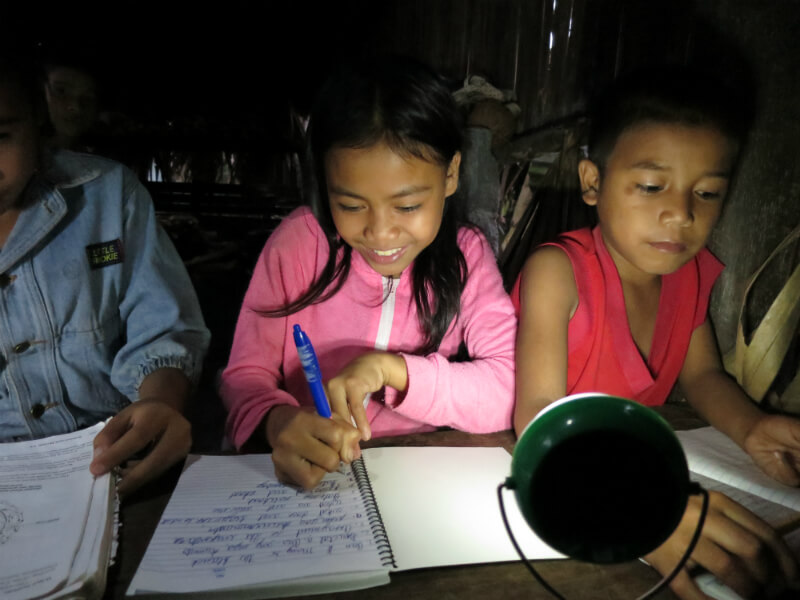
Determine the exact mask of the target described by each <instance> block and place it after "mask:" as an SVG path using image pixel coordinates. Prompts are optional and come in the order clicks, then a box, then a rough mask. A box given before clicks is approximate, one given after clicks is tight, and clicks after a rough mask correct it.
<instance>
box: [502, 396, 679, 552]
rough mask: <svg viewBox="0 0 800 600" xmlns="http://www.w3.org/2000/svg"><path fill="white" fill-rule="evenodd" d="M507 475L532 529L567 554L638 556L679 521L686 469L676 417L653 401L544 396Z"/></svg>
mask: <svg viewBox="0 0 800 600" xmlns="http://www.w3.org/2000/svg"><path fill="white" fill-rule="evenodd" d="M506 485H507V487H509V488H510V489H513V490H514V494H515V497H516V500H517V503H518V504H519V508H520V511H521V512H522V515H523V516H524V518H525V520H526V521H527V523H528V525H530V527H531V528H532V529H533V530H534V531H535V532H536V534H537V535H538V536H539V537H540V538H541V539H542V540H543V541H545V542H546V543H547V544H549V545H550V546H551V547H553V548H554V549H556V550H558V551H559V552H562V553H563V554H566V555H567V556H569V557H572V558H576V559H579V560H584V561H588V562H594V563H615V562H622V561H626V560H632V559H635V558H638V557H640V556H643V555H645V554H647V553H648V552H651V551H652V550H654V549H655V548H657V547H658V546H660V545H661V544H662V543H663V542H664V541H665V540H666V539H667V538H668V537H669V536H670V534H671V533H672V532H673V531H674V530H675V528H676V527H677V526H678V523H679V522H680V519H681V517H682V516H683V512H684V510H685V509H686V503H687V499H688V495H689V470H688V467H687V464H686V457H685V456H684V454H683V449H682V448H681V445H680V442H679V441H678V439H677V437H676V436H675V434H674V432H673V431H672V428H671V427H670V425H669V424H668V423H667V422H666V421H665V420H664V419H663V418H661V416H660V415H658V414H657V413H656V412H654V411H653V410H651V409H649V408H647V407H646V406H644V405H642V404H638V403H636V402H633V401H631V400H626V399H624V398H618V397H615V396H608V395H604V394H576V395H573V396H568V397H566V398H563V399H561V400H559V401H557V402H554V403H553V404H551V405H550V406H548V407H547V408H546V409H545V410H543V411H542V412H540V413H539V414H538V415H537V416H536V418H535V419H533V420H532V421H531V422H530V423H529V424H528V426H527V427H526V428H525V430H524V431H523V432H522V435H520V437H519V440H518V441H517V444H516V446H515V447H514V453H513V457H512V461H511V476H510V477H509V478H508V479H507V480H506Z"/></svg>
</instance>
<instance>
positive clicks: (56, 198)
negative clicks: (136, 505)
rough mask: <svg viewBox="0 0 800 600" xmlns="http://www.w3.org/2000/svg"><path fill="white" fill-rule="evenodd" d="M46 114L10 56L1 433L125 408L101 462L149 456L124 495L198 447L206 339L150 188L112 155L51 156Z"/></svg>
mask: <svg viewBox="0 0 800 600" xmlns="http://www.w3.org/2000/svg"><path fill="white" fill-rule="evenodd" d="M44 114H45V113H44V112H43V105H42V103H41V101H40V100H39V98H38V94H37V86H36V79H35V77H32V76H31V74H29V73H27V72H26V70H25V69H24V68H22V67H20V66H19V65H16V64H12V63H10V62H7V61H4V60H3V59H2V58H0V249H1V250H0V441H3V442H8V441H14V440H20V439H26V438H35V437H42V436H47V435H52V434H57V433H64V432H69V431H73V430H75V429H80V428H83V427H86V426H89V425H92V424H94V423H96V422H97V421H98V420H102V419H106V418H108V417H110V416H112V415H116V416H114V418H113V419H111V421H110V422H109V423H108V424H107V426H106V427H105V428H104V429H103V430H102V431H101V432H100V433H99V434H98V435H97V437H96V439H95V458H94V461H93V463H92V465H91V470H92V472H93V473H94V474H95V475H99V474H101V473H104V472H106V471H108V470H110V469H112V468H114V467H116V466H120V465H121V466H123V467H125V462H126V461H127V459H128V458H130V457H132V456H133V455H134V454H136V453H138V452H140V451H142V450H149V453H148V454H147V456H146V457H145V458H144V459H143V460H142V461H141V462H140V463H138V464H137V465H135V466H132V467H131V468H129V469H128V468H123V469H122V474H123V480H122V482H121V483H120V486H119V490H120V493H122V494H125V493H129V492H130V491H132V490H134V489H135V488H137V487H138V486H140V485H141V484H142V483H144V482H145V481H147V480H149V479H151V478H152V477H154V476H155V475H157V474H158V473H160V472H161V471H163V470H164V469H166V468H167V467H168V466H169V465H171V464H173V463H174V462H176V461H177V460H179V459H181V458H183V457H184V456H185V454H186V453H187V452H188V450H189V447H190V446H191V432H190V426H189V423H188V421H187V420H186V419H185V418H184V417H183V415H182V414H181V410H182V408H183V406H184V403H185V401H186V399H187V397H188V395H189V391H190V389H191V387H192V383H193V382H194V381H196V380H197V378H198V376H199V372H200V369H201V366H202V359H203V355H204V353H205V351H206V348H207V346H208V341H209V334H208V331H207V329H206V328H205V325H204V324H203V319H202V316H201V313H200V308H199V305H198V302H197V298H196V296H195V293H194V291H193V289H192V286H191V283H190V281H189V278H188V275H187V273H186V271H185V269H184V267H183V264H182V263H181V260H180V258H179V257H178V255H177V253H176V252H175V250H174V248H173V247H172V245H171V243H170V242H169V240H168V238H167V237H166V235H165V233H164V232H163V230H162V229H161V228H160V227H159V226H158V224H157V222H156V217H155V213H154V210H153V206H152V202H151V200H150V198H149V196H148V194H147V191H146V190H145V189H144V187H143V186H142V185H141V184H140V183H139V182H138V181H137V180H136V178H135V176H134V175H133V174H132V173H131V172H130V171H128V170H127V169H126V168H124V167H123V166H122V165H120V164H117V163H115V162H112V161H109V160H105V159H101V158H96V157H92V156H88V155H83V154H74V153H71V152H66V151H60V152H56V153H54V154H46V153H43V152H42V147H41V134H40V132H41V124H42V121H43V117H42V115H44ZM131 464H132V463H131Z"/></svg>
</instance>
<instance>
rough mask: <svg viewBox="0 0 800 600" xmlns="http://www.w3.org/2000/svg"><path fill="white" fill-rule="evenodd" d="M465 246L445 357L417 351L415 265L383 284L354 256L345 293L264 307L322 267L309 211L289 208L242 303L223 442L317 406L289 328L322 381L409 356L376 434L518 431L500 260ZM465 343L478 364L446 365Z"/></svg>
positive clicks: (240, 439)
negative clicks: (457, 309) (312, 355)
mask: <svg viewBox="0 0 800 600" xmlns="http://www.w3.org/2000/svg"><path fill="white" fill-rule="evenodd" d="M458 243H459V246H460V248H461V251H462V252H463V253H464V257H465V259H466V262H467V268H468V279H467V284H466V287H465V289H464V292H463V294H462V296H461V313H460V315H459V317H458V318H457V320H456V321H455V323H454V324H451V326H450V328H449V330H448V331H447V333H446V334H445V336H444V339H443V340H442V343H441V345H440V347H439V351H438V352H436V353H433V354H429V355H427V356H418V355H416V354H414V352H415V350H416V349H417V348H418V347H419V346H420V345H421V343H422V340H423V335H422V330H421V329H420V326H419V323H418V321H417V310H416V305H415V303H414V298H413V293H412V281H411V277H410V273H409V271H410V269H406V270H405V271H404V272H403V273H402V275H401V276H400V278H399V279H395V280H392V279H389V278H384V277H382V276H381V275H380V274H379V273H377V272H376V271H374V270H373V269H372V268H371V267H370V266H369V264H368V263H367V262H366V261H365V260H364V258H363V257H362V256H361V255H360V254H359V253H358V252H353V253H352V266H351V269H350V274H349V276H348V277H347V280H346V281H345V283H344V285H343V286H342V287H341V289H340V290H339V291H338V292H337V293H336V294H335V295H334V296H333V297H331V298H329V299H327V300H325V301H324V302H321V303H319V304H313V305H311V306H307V307H306V308H304V309H302V310H300V311H299V312H296V313H294V314H292V315H290V316H288V317H279V318H268V317H264V316H262V315H261V314H259V312H260V311H264V310H266V309H272V308H276V307H279V306H283V305H284V304H286V303H287V302H288V301H290V300H294V299H296V298H298V297H299V296H300V295H301V294H302V293H303V292H305V291H306V290H307V289H308V287H309V286H310V284H311V283H312V282H313V281H314V279H315V278H316V277H317V275H318V274H319V273H320V272H321V271H322V268H323V266H324V265H325V262H326V260H327V257H328V242H327V240H326V239H325V235H324V233H323V232H322V229H321V228H320V226H319V224H318V223H317V221H316V219H315V218H314V216H313V215H312V214H311V211H310V210H309V209H308V208H306V207H303V208H299V209H297V210H295V211H293V212H292V213H291V214H290V215H289V216H288V217H286V218H285V219H284V220H283V222H282V223H281V224H280V225H279V226H278V228H277V229H276V230H275V231H274V232H273V234H272V235H271V236H270V238H269V239H268V240H267V243H266V245H265V246H264V250H263V251H262V253H261V256H260V258H259V261H258V264H257V265H256V268H255V272H254V273H253V278H252V279H251V281H250V286H249V288H248V290H247V293H246V294H245V297H244V302H243V305H242V310H241V312H240V314H239V320H238V322H237V325H236V332H235V334H234V339H233V347H232V349H231V356H230V360H229V362H228V366H227V368H226V369H225V370H224V372H223V374H222V381H221V386H220V394H221V395H222V398H223V401H224V402H225V406H226V407H227V409H228V421H227V436H228V438H229V440H231V441H232V442H233V444H234V445H235V446H236V448H241V447H242V445H243V444H244V443H245V442H247V440H248V439H249V438H250V437H251V436H252V435H253V432H254V431H255V429H256V428H257V427H258V425H259V424H260V423H261V421H262V420H263V418H264V415H265V414H266V413H267V411H268V410H269V409H270V408H271V407H273V406H275V405H278V404H293V405H301V406H313V405H314V403H313V400H312V398H311V393H310V391H309V389H308V384H307V383H306V380H305V377H304V375H303V369H302V367H301V365H300V360H299V358H298V356H297V349H296V348H295V345H294V339H293V337H292V327H293V325H295V324H299V325H300V327H302V329H303V330H304V331H305V332H306V333H307V334H308V337H309V339H310V340H311V341H312V343H313V344H314V349H315V350H316V353H317V357H318V359H319V363H320V367H321V370H322V377H323V379H324V380H325V381H327V380H328V379H330V378H332V377H334V376H335V375H336V374H337V373H339V371H340V370H341V369H342V368H343V367H344V366H346V365H347V364H348V363H349V362H350V361H352V360H353V359H355V358H356V357H358V356H360V355H362V354H364V353H365V352H369V351H371V350H375V349H379V350H387V351H389V352H394V353H397V354H399V355H401V356H402V357H403V358H404V359H405V361H406V366H407V368H408V389H407V390H406V392H405V393H401V392H398V391H396V390H393V389H391V388H386V389H385V390H384V393H383V394H373V398H372V399H371V400H370V401H369V403H368V405H367V418H368V420H369V423H370V428H371V430H372V435H373V436H374V437H377V436H386V435H398V434H404V433H412V432H420V431H430V430H433V429H434V428H436V427H438V426H449V427H454V428H457V429H461V430H465V431H470V432H475V433H484V432H491V431H499V430H503V429H508V428H510V427H511V415H512V412H513V408H514V340H515V336H516V327H517V322H516V317H515V315H514V307H513V306H512V304H511V300H510V299H509V297H508V295H507V294H506V292H505V290H504V289H503V284H502V280H501V277H500V272H499V271H498V269H497V263H496V262H495V257H494V254H493V253H492V250H491V248H490V247H489V245H488V243H487V242H486V240H485V238H484V237H483V236H482V235H481V234H480V233H478V232H476V231H474V230H472V229H469V228H463V229H461V231H460V232H459V234H458ZM462 341H463V342H464V343H465V344H466V347H467V349H468V351H469V356H470V357H471V360H469V361H467V362H451V361H450V360H448V357H450V356H453V355H455V354H456V352H457V351H458V348H459V345H460V343H461V342H462Z"/></svg>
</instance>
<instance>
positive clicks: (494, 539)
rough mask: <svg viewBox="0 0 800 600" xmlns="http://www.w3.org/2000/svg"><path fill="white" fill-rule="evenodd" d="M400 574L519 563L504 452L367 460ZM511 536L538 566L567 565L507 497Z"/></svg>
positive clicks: (454, 451) (390, 451)
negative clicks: (502, 487) (500, 498)
mask: <svg viewBox="0 0 800 600" xmlns="http://www.w3.org/2000/svg"><path fill="white" fill-rule="evenodd" d="M363 456H364V462H365V463H366V465H367V470H368V472H369V478H370V482H371V484H372V488H373V490H374V492H375V498H376V500H377V504H378V507H379V508H380V511H381V517H382V518H383V522H384V525H385V527H386V532H387V534H388V537H389V541H390V543H391V545H392V551H393V552H394V556H395V560H396V563H397V568H398V570H406V569H417V568H424V567H435V566H444V565H457V564H470V563H482V562H500V561H514V560H519V557H518V556H517V553H516V551H515V550H514V547H513V546H512V545H511V542H510V541H509V539H508V534H507V533H506V530H505V527H504V526H503V522H502V519H501V516H500V509H499V505H498V502H497V486H498V485H499V484H500V483H502V482H503V481H504V480H505V478H506V477H507V476H508V475H509V474H510V472H511V455H510V454H508V452H506V451H505V449H503V448H447V447H421V448H414V447H392V448H370V449H368V450H365V451H364V452H363ZM504 497H505V506H506V512H507V513H508V514H509V518H510V520H511V524H512V528H513V531H514V535H515V536H516V538H517V540H518V541H519V543H520V545H521V546H522V548H523V549H524V550H525V552H526V554H527V556H528V557H529V558H533V559H544V558H563V556H562V555H560V554H559V553H557V552H556V551H555V550H553V549H552V548H550V547H549V546H547V545H546V544H545V543H544V542H542V541H541V540H539V539H538V538H537V537H536V536H535V535H534V534H533V532H532V531H531V529H530V527H528V525H527V524H526V523H525V521H524V520H523V519H522V516H521V515H520V514H519V510H518V508H517V506H516V502H515V500H514V497H513V494H510V493H506V494H505V496H504Z"/></svg>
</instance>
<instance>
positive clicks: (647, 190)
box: [636, 183, 664, 194]
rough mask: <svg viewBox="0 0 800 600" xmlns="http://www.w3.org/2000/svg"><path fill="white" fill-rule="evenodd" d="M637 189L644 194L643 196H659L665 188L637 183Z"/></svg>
mask: <svg viewBox="0 0 800 600" xmlns="http://www.w3.org/2000/svg"><path fill="white" fill-rule="evenodd" d="M636 189H637V190H639V191H640V192H642V193H643V194H657V193H658V192H660V191H661V190H663V189H664V188H663V187H662V186H660V185H654V184H651V183H637V184H636Z"/></svg>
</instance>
